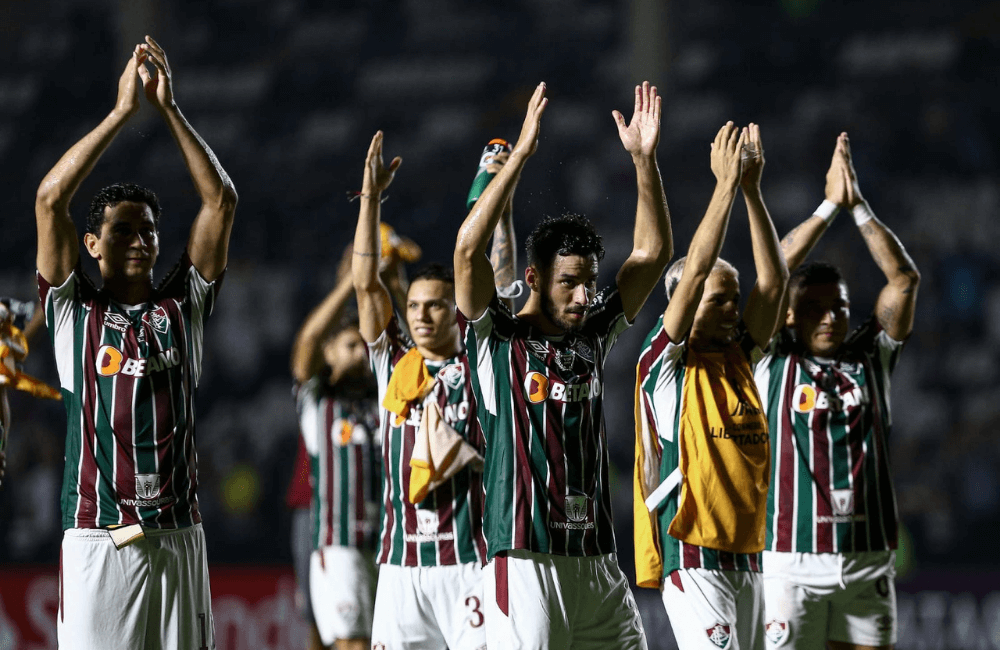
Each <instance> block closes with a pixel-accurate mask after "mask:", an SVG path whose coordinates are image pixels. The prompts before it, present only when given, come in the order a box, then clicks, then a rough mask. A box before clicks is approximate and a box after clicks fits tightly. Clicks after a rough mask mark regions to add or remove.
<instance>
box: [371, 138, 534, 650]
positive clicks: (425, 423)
mask: <svg viewBox="0 0 1000 650" xmlns="http://www.w3.org/2000/svg"><path fill="white" fill-rule="evenodd" d="M382 140H383V136H382V132H381V131H379V132H378V133H376V134H375V136H374V137H373V138H372V142H371V146H370V147H369V149H368V156H367V159H366V161H365V171H364V180H363V184H362V191H361V196H360V198H361V210H360V216H359V218H358V227H357V232H356V235H355V239H354V264H353V273H354V286H355V290H356V292H357V297H358V313H359V318H360V330H361V336H362V337H363V338H364V339H365V341H367V342H368V350H369V355H370V361H371V364H372V369H373V370H374V372H375V377H376V380H377V382H378V394H379V403H380V405H381V409H380V417H381V419H382V422H381V427H382V436H381V440H382V459H383V471H384V474H385V479H384V488H383V495H384V496H383V519H382V524H381V532H380V537H381V541H380V545H379V549H378V551H377V558H378V563H379V565H380V567H379V575H378V586H377V589H376V593H375V614H374V624H373V626H372V647H373V648H386V649H390V648H408V649H411V650H423V649H434V650H443V649H444V648H446V647H447V648H451V650H480V649H482V648H485V647H486V632H485V627H484V625H483V623H484V614H483V609H482V607H483V602H482V599H483V588H482V572H481V570H480V569H481V567H482V564H483V562H484V561H485V559H486V546H485V541H484V539H483V532H482V517H483V504H482V496H481V495H482V489H483V487H482V485H483V483H482V473H481V470H482V467H481V462H482V459H481V457H480V456H479V455H478V454H479V452H480V450H481V449H482V432H481V430H480V429H479V426H478V424H477V421H476V415H475V403H474V401H473V398H472V389H471V387H470V384H469V382H470V368H469V364H468V360H467V357H466V353H465V350H464V349H463V347H462V339H461V332H460V328H459V322H458V314H457V312H456V310H455V287H454V279H453V276H452V272H451V270H450V269H447V268H445V267H443V266H441V265H430V266H428V267H426V268H425V269H424V270H422V271H418V272H417V273H416V274H415V275H414V276H413V277H412V278H411V279H410V286H409V289H408V292H407V297H406V305H405V308H404V313H405V320H406V324H407V325H408V326H409V336H407V335H405V334H404V333H403V332H402V328H401V326H400V323H399V322H398V320H397V317H396V316H395V315H394V314H393V311H392V303H391V301H390V299H389V293H388V291H387V290H386V288H385V286H384V285H383V284H382V282H381V281H380V279H379V274H378V263H379V219H380V207H379V204H380V201H381V196H382V193H383V192H384V191H385V190H386V188H387V187H388V186H389V184H390V183H391V182H392V179H393V176H394V174H395V172H396V169H398V167H399V164H400V162H401V159H400V158H395V159H394V160H393V161H392V162H391V163H390V164H389V166H388V167H385V166H384V165H383V162H382ZM494 182H495V181H494ZM511 224H512V222H510V221H508V222H507V225H508V226H510V227H511V228H512V226H511ZM495 239H496V241H495V245H494V249H495V250H494V252H495V254H496V255H497V257H498V258H499V257H502V258H503V259H505V260H506V262H507V263H508V264H510V265H514V264H515V260H514V254H513V250H512V248H513V241H514V237H513V231H512V230H509V231H507V232H506V233H504V234H503V236H500V235H499V233H498V235H497V236H496V237H495ZM497 247H507V248H508V250H504V251H496V248H497ZM490 286H491V287H492V286H493V282H492V281H491V282H490ZM410 337H412V339H411V338H410ZM435 441H437V442H435ZM442 441H444V442H442ZM428 443H429V444H428ZM428 448H429V451H430V458H428V457H427V454H423V453H420V452H421V450H423V451H427V450H428ZM435 452H444V453H443V456H442V455H440V454H437V453H435ZM452 456H454V457H455V458H458V459H460V460H455V461H454V462H451V463H450V464H449V463H448V462H447V461H449V460H451V457H452ZM435 458H436V459H437V460H440V461H441V462H440V463H435V462H434V461H435ZM428 461H429V462H428ZM477 464H478V465H479V467H478V468H477ZM477 469H478V471H476V470H477ZM456 470H457V471H456Z"/></svg>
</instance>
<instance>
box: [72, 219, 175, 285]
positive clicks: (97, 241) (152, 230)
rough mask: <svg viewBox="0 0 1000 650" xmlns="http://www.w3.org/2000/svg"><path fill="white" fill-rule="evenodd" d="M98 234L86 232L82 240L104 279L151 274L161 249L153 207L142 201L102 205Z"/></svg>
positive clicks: (144, 277)
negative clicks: (98, 235) (101, 220)
mask: <svg viewBox="0 0 1000 650" xmlns="http://www.w3.org/2000/svg"><path fill="white" fill-rule="evenodd" d="M104 215H105V217H104V223H103V224H101V235H100V237H96V236H94V235H92V234H89V233H88V234H87V235H86V236H85V237H84V243H85V244H86V245H87V251H88V252H89V253H90V255H91V257H93V258H95V259H96V260H97V264H98V266H100V268H101V276H102V277H103V278H104V279H105V280H108V279H111V278H126V279H129V280H144V279H147V278H150V277H151V276H152V273H153V266H154V265H155V264H156V258H157V256H158V255H159V253H160V238H159V234H158V233H157V230H156V222H155V221H154V220H153V211H152V209H150V207H149V206H148V205H146V204H145V203H138V202H135V201H122V202H121V203H118V204H115V205H114V206H109V207H106V208H105V209H104Z"/></svg>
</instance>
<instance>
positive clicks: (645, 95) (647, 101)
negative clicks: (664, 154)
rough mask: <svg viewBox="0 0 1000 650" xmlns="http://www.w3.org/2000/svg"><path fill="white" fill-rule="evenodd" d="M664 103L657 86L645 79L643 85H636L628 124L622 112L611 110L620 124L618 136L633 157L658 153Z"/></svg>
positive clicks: (616, 122) (645, 156)
mask: <svg viewBox="0 0 1000 650" xmlns="http://www.w3.org/2000/svg"><path fill="white" fill-rule="evenodd" d="M662 103H663V102H662V100H661V98H660V96H659V95H657V94H656V86H650V85H649V82H648V81H643V82H642V85H641V86H636V87H635V108H634V110H633V111H632V121H631V122H629V124H628V126H626V125H625V118H624V116H622V114H621V113H619V112H618V111H611V116H612V117H613V118H615V124H617V125H618V137H620V138H621V139H622V145H623V146H624V147H625V150H626V151H628V152H629V153H630V154H632V157H633V158H639V157H644V158H650V157H652V156H653V155H655V154H656V145H657V144H659V142H660V108H661V106H662Z"/></svg>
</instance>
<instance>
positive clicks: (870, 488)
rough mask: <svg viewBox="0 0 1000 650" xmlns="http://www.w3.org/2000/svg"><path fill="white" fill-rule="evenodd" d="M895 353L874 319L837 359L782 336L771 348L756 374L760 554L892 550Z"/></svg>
mask: <svg viewBox="0 0 1000 650" xmlns="http://www.w3.org/2000/svg"><path fill="white" fill-rule="evenodd" d="M902 346H903V344H902V342H900V341H894V340H893V339H891V338H890V337H889V335H888V334H886V333H885V331H883V330H882V328H881V327H880V326H879V324H878V320H877V319H876V318H875V317H874V316H873V317H871V318H870V319H869V320H868V321H867V322H866V323H865V324H864V325H862V326H861V327H859V328H858V329H857V330H855V331H854V332H853V333H852V334H851V335H850V336H849V337H848V338H847V340H846V341H845V342H844V344H843V345H842V346H841V348H840V350H839V352H838V354H837V357H836V358H835V359H817V358H815V357H811V356H809V355H808V353H806V352H804V351H802V349H801V347H799V346H797V345H796V344H795V343H794V341H793V340H792V337H791V334H790V332H789V331H788V330H787V329H785V330H782V331H781V332H779V333H778V335H777V336H776V337H775V339H774V340H773V341H772V343H771V346H770V349H769V351H768V353H767V355H766V356H765V357H764V358H763V359H762V360H761V361H760V363H759V364H758V365H757V369H756V372H755V373H754V378H755V379H756V381H757V387H758V389H759V390H760V395H761V400H762V404H763V405H764V407H765V408H766V410H767V417H768V424H769V429H770V432H771V450H772V452H771V453H772V459H773V462H772V463H771V491H770V493H769V494H768V499H767V525H768V530H767V549H768V550H771V551H785V552H799V553H850V552H858V551H880V550H886V549H894V548H896V539H897V521H898V516H897V512H896V495H895V492H894V491H893V486H892V477H891V475H890V465H889V449H888V444H887V443H888V437H889V430H890V426H891V419H890V414H889V375H890V373H891V372H892V370H893V368H895V366H896V362H897V361H898V359H899V352H900V350H901V349H902Z"/></svg>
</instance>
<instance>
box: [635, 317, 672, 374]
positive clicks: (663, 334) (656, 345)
mask: <svg viewBox="0 0 1000 650" xmlns="http://www.w3.org/2000/svg"><path fill="white" fill-rule="evenodd" d="M668 343H670V337H669V336H667V330H665V329H662V328H661V329H660V333H659V334H657V335H656V336H654V337H653V340H652V341H650V343H649V347H648V348H646V350H647V351H646V353H645V354H643V355H642V356H641V357H640V358H639V376H640V377H642V379H643V381H645V380H646V377H648V376H649V369H650V368H652V367H653V364H654V363H655V362H656V360H657V359H659V358H660V355H661V354H663V351H664V350H665V349H666V347H667V344H668Z"/></svg>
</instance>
